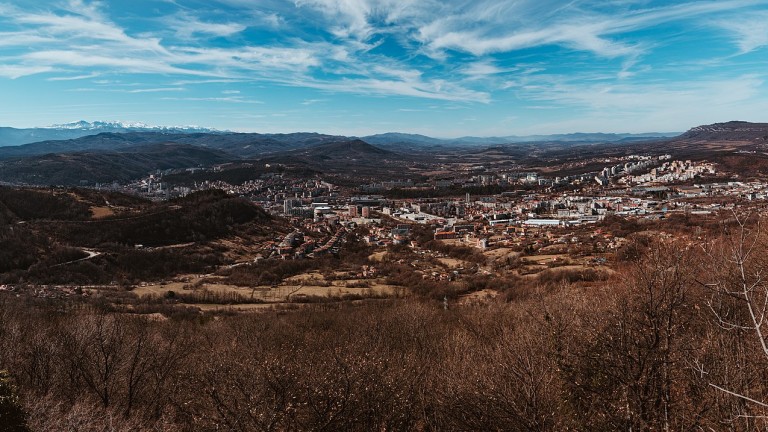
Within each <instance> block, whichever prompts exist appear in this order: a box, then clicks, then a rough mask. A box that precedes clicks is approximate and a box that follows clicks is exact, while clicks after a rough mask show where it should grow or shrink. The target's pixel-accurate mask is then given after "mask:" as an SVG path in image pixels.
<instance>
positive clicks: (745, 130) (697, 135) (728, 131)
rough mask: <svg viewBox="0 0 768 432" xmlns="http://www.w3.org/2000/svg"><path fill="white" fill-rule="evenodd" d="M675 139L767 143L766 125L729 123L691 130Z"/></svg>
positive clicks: (767, 124) (767, 125)
mask: <svg viewBox="0 0 768 432" xmlns="http://www.w3.org/2000/svg"><path fill="white" fill-rule="evenodd" d="M677 139H696V140H703V141H713V140H724V141H756V142H768V123H749V122H744V121H730V122H726V123H714V124H711V125H703V126H697V127H694V128H691V129H690V130H689V131H688V132H686V133H684V134H682V135H680V136H679V137H677Z"/></svg>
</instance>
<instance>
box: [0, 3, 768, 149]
mask: <svg viewBox="0 0 768 432" xmlns="http://www.w3.org/2000/svg"><path fill="white" fill-rule="evenodd" d="M767 78H768V0H717V1H653V0H585V1H579V0H573V1H565V0H563V1H551V0H515V1H512V0H467V1H452V0H293V1H288V0H285V1H282V0H152V1H149V0H110V1H89V0H61V1H57V0H35V1H30V0H12V1H8V0H0V97H1V99H0V100H2V103H1V104H0V126H12V127H34V126H45V125H50V124H57V123H66V122H70V121H76V120H81V119H82V120H89V121H94V120H103V121H111V120H124V121H137V122H144V123H148V124H154V125H166V126H176V125H199V126H205V127H214V128H218V129H223V130H232V131H248V132H270V133H274V132H297V131H313V132H321V133H331V134H342V135H357V136H364V135H368V134H374V133H384V132H406V133H420V134H426V135H430V136H435V137H446V138H448V137H460V136H469V135H471V136H508V135H529V134H552V133H570V132H621V133H623V132H634V133H640V132H678V131H684V130H687V129H689V128H690V127H693V126H697V125H701V124H709V123H714V122H722V121H729V120H746V121H762V122H768V83H766V79H767Z"/></svg>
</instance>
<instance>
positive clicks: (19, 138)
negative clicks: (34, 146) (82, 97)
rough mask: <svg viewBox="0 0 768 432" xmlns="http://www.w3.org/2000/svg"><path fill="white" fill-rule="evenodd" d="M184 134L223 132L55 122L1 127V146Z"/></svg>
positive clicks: (132, 124)
mask: <svg viewBox="0 0 768 432" xmlns="http://www.w3.org/2000/svg"><path fill="white" fill-rule="evenodd" d="M107 132H108V133H129V132H156V133H177V134H178V133H183V134H197V133H204V134H220V133H225V132H226V131H221V130H217V129H211V128H205V127H200V126H153V125H148V124H146V123H140V122H126V121H93V122H89V121H85V120H80V121H76V122H72V123H64V124H55V125H51V126H45V127H36V128H28V129H17V128H10V127H0V147H5V146H17V145H22V144H29V143H33V142H39V141H53V140H69V139H76V138H80V137H84V136H88V135H97V134H100V133H107Z"/></svg>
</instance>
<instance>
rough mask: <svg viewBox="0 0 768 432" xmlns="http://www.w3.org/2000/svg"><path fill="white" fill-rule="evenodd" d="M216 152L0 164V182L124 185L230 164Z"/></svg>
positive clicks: (149, 151)
mask: <svg viewBox="0 0 768 432" xmlns="http://www.w3.org/2000/svg"><path fill="white" fill-rule="evenodd" d="M231 159H232V157H231V156H229V155H227V154H226V153H223V152H221V151H218V150H212V149H205V148H200V147H194V146H190V145H179V144H153V145H149V146H141V147H137V148H131V149H124V150H123V151H119V152H93V151H89V152H79V153H60V154H48V155H40V156H31V157H26V158H16V159H7V160H2V161H0V181H3V182H9V183H24V184H32V185H68V186H72V185H79V184H94V183H109V182H113V181H118V182H124V181H128V180H132V179H136V178H139V177H142V176H145V175H147V174H148V173H150V172H151V171H154V170H165V169H172V168H188V167H197V166H210V165H213V164H217V163H223V162H226V161H228V160H231Z"/></svg>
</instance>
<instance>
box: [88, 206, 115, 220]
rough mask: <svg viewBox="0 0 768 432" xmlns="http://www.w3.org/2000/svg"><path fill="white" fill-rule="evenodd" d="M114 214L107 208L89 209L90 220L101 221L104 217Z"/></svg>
mask: <svg viewBox="0 0 768 432" xmlns="http://www.w3.org/2000/svg"><path fill="white" fill-rule="evenodd" d="M114 214H115V212H114V211H113V210H112V209H111V208H109V207H91V218H93V219H103V218H105V217H109V216H114Z"/></svg>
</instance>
